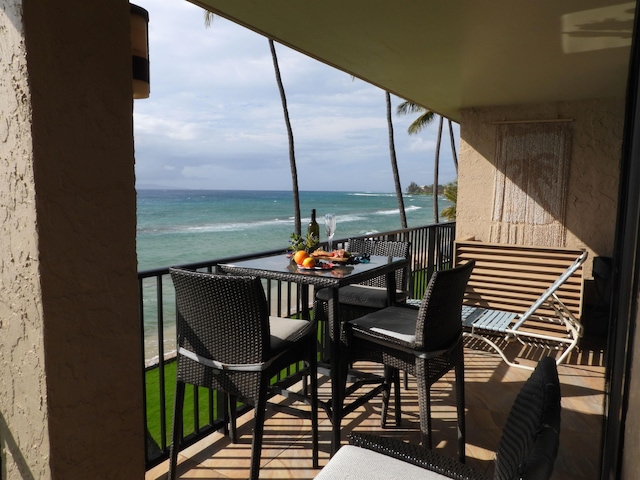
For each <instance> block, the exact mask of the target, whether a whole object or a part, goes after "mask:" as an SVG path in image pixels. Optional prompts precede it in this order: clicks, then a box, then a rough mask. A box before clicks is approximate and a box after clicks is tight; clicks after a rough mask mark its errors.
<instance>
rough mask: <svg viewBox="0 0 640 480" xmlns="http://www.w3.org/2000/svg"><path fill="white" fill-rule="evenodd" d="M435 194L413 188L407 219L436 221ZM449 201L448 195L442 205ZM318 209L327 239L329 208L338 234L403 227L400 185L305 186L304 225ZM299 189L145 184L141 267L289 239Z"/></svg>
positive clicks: (217, 255)
mask: <svg viewBox="0 0 640 480" xmlns="http://www.w3.org/2000/svg"><path fill="white" fill-rule="evenodd" d="M432 202H433V200H432V198H431V197H430V196H427V195H405V197H404V204H405V210H406V214H407V223H408V225H409V226H410V227H411V226H420V225H427V224H430V223H433V212H432V209H433V206H432V205H433V203H432ZM447 205H448V203H447V202H446V201H445V200H443V199H440V200H439V205H438V206H439V208H440V210H442V209H443V208H445V207H446V206H447ZM313 208H315V209H316V211H317V217H318V223H319V224H320V236H321V240H323V241H324V240H326V235H325V233H324V214H325V213H328V212H331V213H335V214H336V215H337V229H336V235H335V238H336V239H338V238H347V237H349V236H351V235H363V234H366V233H370V232H381V231H386V230H395V229H398V228H400V227H401V225H400V215H399V212H398V204H397V200H396V196H395V194H393V193H366V192H300V209H301V215H302V224H303V231H306V224H308V223H309V220H310V216H311V209H313ZM292 232H293V202H292V197H291V192H284V191H237V190H228V191H224V190H141V191H139V192H138V233H137V251H138V269H139V270H147V269H151V268H157V267H166V266H169V265H176V264H181V263H191V262H198V261H202V260H210V259H215V258H222V257H226V256H229V255H238V254H244V253H255V252H259V251H263V250H271V249H277V248H280V247H282V249H283V250H284V249H286V247H287V246H288V245H289V236H290V234H291V233H292Z"/></svg>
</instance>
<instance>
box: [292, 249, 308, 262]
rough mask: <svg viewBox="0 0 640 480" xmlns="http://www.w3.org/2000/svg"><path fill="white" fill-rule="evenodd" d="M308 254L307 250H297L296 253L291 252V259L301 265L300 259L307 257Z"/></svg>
mask: <svg viewBox="0 0 640 480" xmlns="http://www.w3.org/2000/svg"><path fill="white" fill-rule="evenodd" d="M308 256H309V254H308V253H307V252H305V251H304V250H298V251H297V252H296V253H294V254H293V260H294V261H295V262H296V263H297V264H298V265H302V261H303V260H304V259H305V258H307V257H308Z"/></svg>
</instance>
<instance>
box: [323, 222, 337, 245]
mask: <svg viewBox="0 0 640 480" xmlns="http://www.w3.org/2000/svg"><path fill="white" fill-rule="evenodd" d="M324 228H325V230H326V232H327V240H328V241H329V251H330V252H331V251H333V235H334V234H335V233H336V214H335V213H327V214H326V215H325V216H324Z"/></svg>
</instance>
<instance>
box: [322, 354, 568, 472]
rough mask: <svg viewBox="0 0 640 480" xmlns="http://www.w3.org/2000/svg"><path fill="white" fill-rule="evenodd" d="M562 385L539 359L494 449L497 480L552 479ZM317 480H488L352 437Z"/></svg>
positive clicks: (427, 456) (426, 454) (420, 451)
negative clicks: (396, 479)
mask: <svg viewBox="0 0 640 480" xmlns="http://www.w3.org/2000/svg"><path fill="white" fill-rule="evenodd" d="M560 400H561V395H560V382H559V379H558V370H557V367H556V363H555V361H554V360H553V359H552V358H550V357H547V358H544V359H543V360H541V361H540V362H539V363H538V365H537V367H536V368H535V370H534V372H533V373H532V374H531V376H530V377H529V379H528V380H527V381H526V382H525V384H524V386H523V387H522V389H521V390H520V393H519V394H518V396H517V397H516V399H515V401H514V403H513V406H512V407H511V411H510V413H509V416H508V418H507V422H506V424H505V426H504V428H503V431H502V437H501V439H500V442H499V444H498V448H497V450H496V456H495V461H494V473H493V477H492V478H493V479H494V480H520V479H522V480H548V479H549V478H550V477H551V474H552V473H553V465H554V463H555V460H556V457H557V455H558V445H559V436H560V412H561V406H560ZM349 443H350V445H346V446H344V447H342V448H341V449H340V450H339V451H338V453H336V455H334V456H333V458H332V459H331V460H330V461H329V463H328V464H327V465H326V466H325V467H324V468H323V469H322V471H321V472H320V474H319V475H318V476H317V477H316V479H317V480H331V479H344V478H349V479H350V480H383V479H384V480H389V479H391V478H398V479H403V480H414V479H416V480H417V479H420V480H429V479H443V478H456V479H478V480H484V479H488V478H489V477H487V476H486V475H485V473H484V472H478V471H476V470H474V469H473V468H472V467H470V466H469V465H465V464H463V463H460V462H457V461H456V460H454V459H452V458H449V457H445V456H443V455H440V454H439V453H437V452H435V451H433V450H426V449H424V448H422V447H421V446H419V445H414V444H409V443H405V442H402V441H401V440H398V439H393V438H383V437H379V436H374V435H367V434H357V433H356V434H353V435H351V437H350V438H349Z"/></svg>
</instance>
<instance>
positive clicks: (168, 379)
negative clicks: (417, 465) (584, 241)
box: [138, 222, 455, 469]
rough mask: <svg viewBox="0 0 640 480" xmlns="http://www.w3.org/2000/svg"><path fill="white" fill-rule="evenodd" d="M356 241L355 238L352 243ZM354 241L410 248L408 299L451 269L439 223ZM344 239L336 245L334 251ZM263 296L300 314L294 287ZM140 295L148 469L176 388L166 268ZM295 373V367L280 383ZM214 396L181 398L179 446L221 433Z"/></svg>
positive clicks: (164, 451)
mask: <svg viewBox="0 0 640 480" xmlns="http://www.w3.org/2000/svg"><path fill="white" fill-rule="evenodd" d="M352 238H355V237H352ZM358 238H372V239H379V240H396V241H406V242H410V243H411V257H412V260H411V282H410V294H411V297H412V298H421V297H422V294H423V293H424V290H425V288H426V286H427V283H428V281H429V279H430V278H431V275H432V274H433V272H434V271H438V270H445V269H447V268H450V267H451V263H452V261H453V258H452V255H453V241H454V238H455V223H454V222H451V223H439V224H434V225H426V226H423V227H415V228H407V229H400V230H394V231H388V232H382V233H376V234H373V235H365V236H362V237H358ZM346 240H347V239H340V240H337V241H334V245H335V246H336V248H341V247H343V246H344V244H345V242H346ZM281 252H282V249H278V250H271V251H266V252H260V253H257V254H251V255H243V256H234V257H226V258H220V259H215V260H210V261H205V262H198V263H191V264H185V265H181V267H185V268H189V269H194V270H200V271H208V272H215V271H217V266H218V265H219V264H221V263H232V262H234V261H238V260H245V259H248V258H258V257H263V256H268V255H273V254H277V253H281ZM263 282H264V286H265V293H266V295H267V301H268V303H269V308H270V311H271V313H272V314H273V315H278V316H294V315H297V314H298V313H299V312H301V311H302V304H301V298H300V295H299V293H298V289H297V286H296V285H295V284H291V283H287V282H281V281H274V280H264V281H263ZM138 284H139V289H140V322H141V325H142V329H143V332H144V335H143V344H142V352H143V359H144V362H145V369H144V372H145V373H144V379H143V381H144V392H143V394H144V402H145V429H146V432H147V448H146V465H147V469H149V468H151V467H153V466H155V465H157V464H158V463H160V462H162V461H163V460H165V459H166V458H168V454H169V444H170V433H171V432H170V429H171V427H170V425H171V412H172V407H173V393H174V392H173V389H174V386H175V367H176V365H175V347H176V337H175V315H176V311H175V297H174V290H173V284H172V283H171V280H170V278H169V267H164V268H158V269H153V270H146V271H141V272H139V273H138ZM293 373H295V367H293V368H292V369H291V370H290V371H288V372H283V377H286V376H287V375H290V374H293ZM219 397H221V396H218V395H217V392H215V391H210V390H208V389H203V388H195V387H193V388H192V389H191V390H188V391H187V395H186V397H185V414H184V422H183V425H184V432H183V433H184V440H183V445H187V444H191V443H194V442H196V441H198V440H200V439H201V438H204V436H206V435H208V434H209V433H211V432H213V431H216V430H219V429H220V428H223V427H224V420H223V419H224V411H223V399H222V398H219Z"/></svg>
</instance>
